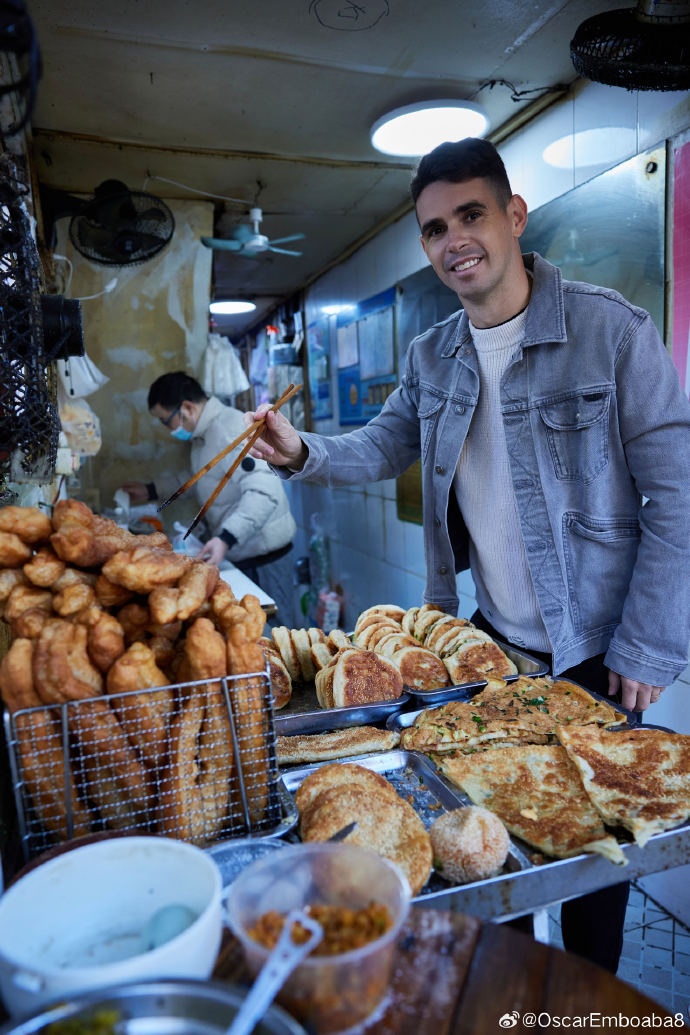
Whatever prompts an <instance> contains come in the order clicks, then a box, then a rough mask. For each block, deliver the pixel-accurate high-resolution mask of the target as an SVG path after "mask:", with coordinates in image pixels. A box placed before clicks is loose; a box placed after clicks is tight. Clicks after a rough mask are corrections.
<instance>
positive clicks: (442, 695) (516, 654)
mask: <svg viewBox="0 0 690 1035" xmlns="http://www.w3.org/2000/svg"><path fill="white" fill-rule="evenodd" d="M494 643H495V644H496V646H497V647H500V648H501V650H502V651H503V652H504V654H506V655H507V657H508V658H510V660H511V661H512V662H513V664H514V665H515V666H516V667H517V675H513V676H506V677H505V681H506V683H512V682H514V681H515V680H516V679H517V678H518V676H545V675H547V674H548V671H549V666H548V665H545V664H544V662H543V661H539V660H538V659H537V658H533V657H532V655H531V654H527V653H525V651H522V650H518V648H517V647H513V646H511V644H509V643H503V642H502V641H501V640H494ZM486 685H487V683H486V680H485V679H481V680H478V681H477V682H474V683H456V684H455V686H444V687H441V688H439V689H437V690H418V689H416V688H415V687H413V686H407V687H405V689H406V690H407V692H408V693H410V694H412V696H413V697H416V698H418V699H419V700H423V701H424V702H425V703H426V704H438V703H440V702H441V701H451V700H453V701H454V700H458V699H461V698H462V695H463V694H464V693H476V692H477V691H478V690H483V689H484V687H485V686H486Z"/></svg>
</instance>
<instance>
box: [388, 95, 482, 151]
mask: <svg viewBox="0 0 690 1035" xmlns="http://www.w3.org/2000/svg"><path fill="white" fill-rule="evenodd" d="M488 126H489V120H488V118H487V117H486V115H485V114H484V112H483V111H482V109H481V108H480V107H479V105H478V104H472V102H471V101H454V100H442V101H419V102H418V103H416V104H407V105H405V106H404V107H402V108H396V109H395V110H394V111H390V112H388V114H387V115H383V116H382V117H381V118H380V119H377V120H376V122H375V123H374V125H373V126H372V127H371V143H372V144H373V146H374V147H375V148H376V150H377V151H382V152H383V153H384V154H387V155H398V156H400V157H404V156H419V155H424V154H427V152H429V151H433V149H434V148H435V147H437V146H438V144H442V143H444V141H446V140H463V139H464V138H465V137H481V136H482V135H483V134H484V133H485V132H486V130H487V128H488Z"/></svg>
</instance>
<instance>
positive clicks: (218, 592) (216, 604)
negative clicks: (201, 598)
mask: <svg viewBox="0 0 690 1035" xmlns="http://www.w3.org/2000/svg"><path fill="white" fill-rule="evenodd" d="M238 603H239V601H238V600H237V597H236V596H235V594H234V593H233V591H232V590H231V589H230V586H229V585H228V584H227V582H225V581H224V580H223V579H219V581H218V584H217V585H216V588H215V589H214V591H213V593H212V594H211V596H210V597H209V605H210V615H211V618H212V619H213V621H214V623H215V625H216V626H217V627H218V628H219V629H220V631H221V632H222V633H224V632H225V631H226V629H227V628H228V627H229V626H230V625H231V618H230V616H229V614H228V615H227V616H226V612H229V611H231V609H232V608H233V607H236V605H237V604H238Z"/></svg>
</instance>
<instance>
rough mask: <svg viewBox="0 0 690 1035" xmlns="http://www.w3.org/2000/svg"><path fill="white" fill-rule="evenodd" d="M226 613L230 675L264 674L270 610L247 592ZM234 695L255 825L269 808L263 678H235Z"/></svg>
mask: <svg viewBox="0 0 690 1035" xmlns="http://www.w3.org/2000/svg"><path fill="white" fill-rule="evenodd" d="M223 614H224V618H225V620H226V621H227V623H228V626H227V633H226V637H227V650H228V674H229V675H230V676H235V677H237V676H244V675H246V674H249V673H255V674H256V673H263V672H264V670H265V667H266V662H265V660H264V656H263V653H262V650H261V647H260V645H259V642H258V641H259V639H260V638H261V634H262V632H263V628H264V625H265V624H266V613H265V611H264V610H263V608H262V607H261V605H260V604H259V600H258V598H257V597H255V596H253V595H252V594H251V593H247V594H245V596H243V597H242V600H241V601H240V603H239V604H237V605H235V606H234V607H228V608H226V609H225V611H224V612H223ZM230 697H231V700H232V710H233V716H234V719H235V730H236V732H237V741H238V748H239V755H240V766H241V769H242V778H243V782H244V790H245V796H246V799H247V809H248V813H249V820H250V822H251V823H252V825H253V824H257V823H259V822H260V821H261V820H262V819H264V818H265V816H266V810H267V808H268V776H269V769H270V757H269V727H268V714H267V711H266V702H265V699H264V686H263V681H262V680H261V679H260V678H258V677H256V676H255V678H254V679H252V678H248V679H241V678H240V679H237V678H235V679H233V680H232V681H231V685H230Z"/></svg>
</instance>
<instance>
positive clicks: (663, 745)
mask: <svg viewBox="0 0 690 1035" xmlns="http://www.w3.org/2000/svg"><path fill="white" fill-rule="evenodd" d="M558 736H559V739H560V741H561V743H562V744H563V745H564V746H565V749H566V751H567V752H568V755H569V756H570V758H571V759H572V761H573V762H574V764H575V765H576V766H577V769H578V771H579V773H580V777H581V779H582V783H583V785H584V788H585V791H586V792H587V794H588V796H589V798H590V800H591V801H592V803H593V804H594V805H595V807H596V808H597V810H598V812H599V814H600V815H601V817H602V819H603V820H604V822H605V823H608V824H609V825H610V826H621V827H624V828H625V829H626V830H629V831H630V832H631V834H632V835H633V837H634V838H635V840H636V841H637V843H638V844H639V845H640V846H642V845H644V844H646V843H647V841H648V840H649V838H650V837H651V836H652V834H658V833H660V832H661V831H662V830H669V829H671V828H672V827H675V826H678V824H680V823H683V822H685V820H687V819H688V817H690V737H688V736H684V735H683V734H681V733H667V732H666V731H665V730H657V729H632V730H620V731H618V732H613V733H609V732H608V731H607V730H600V729H598V728H596V727H593V726H583V727H567V728H565V727H564V728H563V729H561V730H559V731H558Z"/></svg>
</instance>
